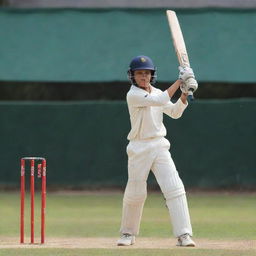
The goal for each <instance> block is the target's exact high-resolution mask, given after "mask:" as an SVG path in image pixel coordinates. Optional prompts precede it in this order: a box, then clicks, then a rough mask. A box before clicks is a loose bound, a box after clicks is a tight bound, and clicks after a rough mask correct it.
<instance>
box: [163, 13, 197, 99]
mask: <svg viewBox="0 0 256 256" xmlns="http://www.w3.org/2000/svg"><path fill="white" fill-rule="evenodd" d="M166 15H167V19H168V23H169V27H170V31H171V35H172V41H173V46H174V49H175V52H176V55H177V58H178V62H179V64H180V66H182V67H190V62H189V58H188V53H187V49H186V45H185V41H184V38H183V34H182V31H181V28H180V23H179V21H178V18H177V15H176V13H175V12H174V11H172V10H167V11H166ZM188 97H189V100H193V99H194V96H193V92H192V91H189V95H188Z"/></svg>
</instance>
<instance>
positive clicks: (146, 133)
mask: <svg viewBox="0 0 256 256" xmlns="http://www.w3.org/2000/svg"><path fill="white" fill-rule="evenodd" d="M151 88H152V90H151V93H149V92H147V91H145V90H143V89H141V88H139V87H136V86H134V85H132V86H131V88H130V90H129V92H128V93H127V97H126V99H127V104H128V109H129V114H130V121H131V131H130V132H129V134H128V137H127V138H128V140H145V139H151V138H152V139H153V138H156V137H164V136H166V128H165V126H164V124H163V113H165V114H167V115H168V116H170V117H172V118H175V119H177V118H179V117H181V115H182V113H183V111H184V110H185V108H186V107H187V105H188V104H184V103H183V102H182V101H181V100H180V99H179V100H178V101H177V102H176V103H172V102H171V101H170V97H169V94H168V92H167V91H164V92H163V91H161V90H160V89H157V88H155V87H153V86H152V87H151Z"/></svg>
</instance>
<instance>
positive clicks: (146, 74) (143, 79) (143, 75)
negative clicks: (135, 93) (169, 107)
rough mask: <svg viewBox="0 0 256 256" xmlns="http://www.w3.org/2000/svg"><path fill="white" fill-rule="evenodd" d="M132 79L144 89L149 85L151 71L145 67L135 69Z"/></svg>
mask: <svg viewBox="0 0 256 256" xmlns="http://www.w3.org/2000/svg"><path fill="white" fill-rule="evenodd" d="M134 79H135V81H136V83H137V85H138V86H139V87H141V88H143V89H146V88H148V87H149V86H150V79H151V71H150V70H147V69H142V70H135V71H134Z"/></svg>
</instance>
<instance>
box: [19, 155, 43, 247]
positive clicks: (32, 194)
mask: <svg viewBox="0 0 256 256" xmlns="http://www.w3.org/2000/svg"><path fill="white" fill-rule="evenodd" d="M26 160H28V161H30V243H31V244H33V243H34V217H35V216H34V207H35V180H34V174H35V161H37V162H40V163H38V165H37V174H38V175H37V176H38V178H41V244H43V243H44V241H45V209H46V159H45V158H43V157H23V158H21V180H20V196H21V197H20V243H24V234H25V226H24V220H25V218H24V217H25V214H24V213H25V164H26Z"/></svg>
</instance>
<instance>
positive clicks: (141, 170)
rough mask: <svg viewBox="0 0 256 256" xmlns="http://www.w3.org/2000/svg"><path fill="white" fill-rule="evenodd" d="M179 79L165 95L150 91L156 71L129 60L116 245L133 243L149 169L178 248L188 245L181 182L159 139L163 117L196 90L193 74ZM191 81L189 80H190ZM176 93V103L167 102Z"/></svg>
mask: <svg viewBox="0 0 256 256" xmlns="http://www.w3.org/2000/svg"><path fill="white" fill-rule="evenodd" d="M179 69H180V72H179V79H178V80H177V81H176V82H174V83H173V84H172V85H171V86H170V87H169V88H168V89H167V90H166V91H161V90H160V89H157V88H156V87H154V86H153V85H154V83H155V82H156V68H155V66H154V64H153V62H152V60H151V59H150V58H149V57H147V56H137V57H135V58H133V59H132V61H131V63H130V67H129V70H128V77H129V79H130V81H131V87H130V90H129V92H128V93H127V104H128V109H129V114H130V122H131V130H130V132H129V134H128V140H129V144H128V146H127V155H128V182H127V185H126V188H125V193H124V197H123V210H122V221H121V228H120V232H121V237H120V239H119V240H118V241H117V245H118V246H125V245H126V246H128V245H132V244H134V243H135V236H136V235H138V233H139V228H140V222H141V216H142V211H143V206H144V202H145V199H146V197H147V178H148V175H149V172H150V170H151V171H152V172H153V174H154V175H155V177H156V180H157V183H158V184H159V186H160V188H161V191H162V193H163V195H164V197H165V200H166V205H167V207H168V210H169V214H170V219H171V223H172V227H173V233H174V236H175V237H177V239H178V243H177V245H178V246H191V247H194V246H195V243H194V241H193V240H192V239H191V237H192V227H191V223H190V216H189V210H188V204H187V199H186V194H185V189H184V185H183V182H182V181H181V179H180V177H179V174H178V172H177V170H176V167H175V164H174V162H173V159H172V157H171V154H170V152H169V149H170V143H169V141H168V140H167V139H166V138H165V136H166V128H165V126H164V124H163V114H166V115H168V116H170V117H171V118H174V119H177V118H180V117H181V116H182V114H183V112H184V110H185V109H186V107H187V106H188V102H187V96H188V92H189V91H190V90H192V91H195V90H196V89H197V87H198V85H197V82H196V80H195V76H194V73H193V70H192V69H191V68H188V67H186V68H183V67H179ZM190 78H193V79H190ZM179 88H180V89H181V92H182V93H181V96H180V98H179V99H178V100H177V102H176V103H172V102H171V101H170V99H171V98H172V96H173V95H174V93H175V92H176V91H177V90H178V89H179Z"/></svg>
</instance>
